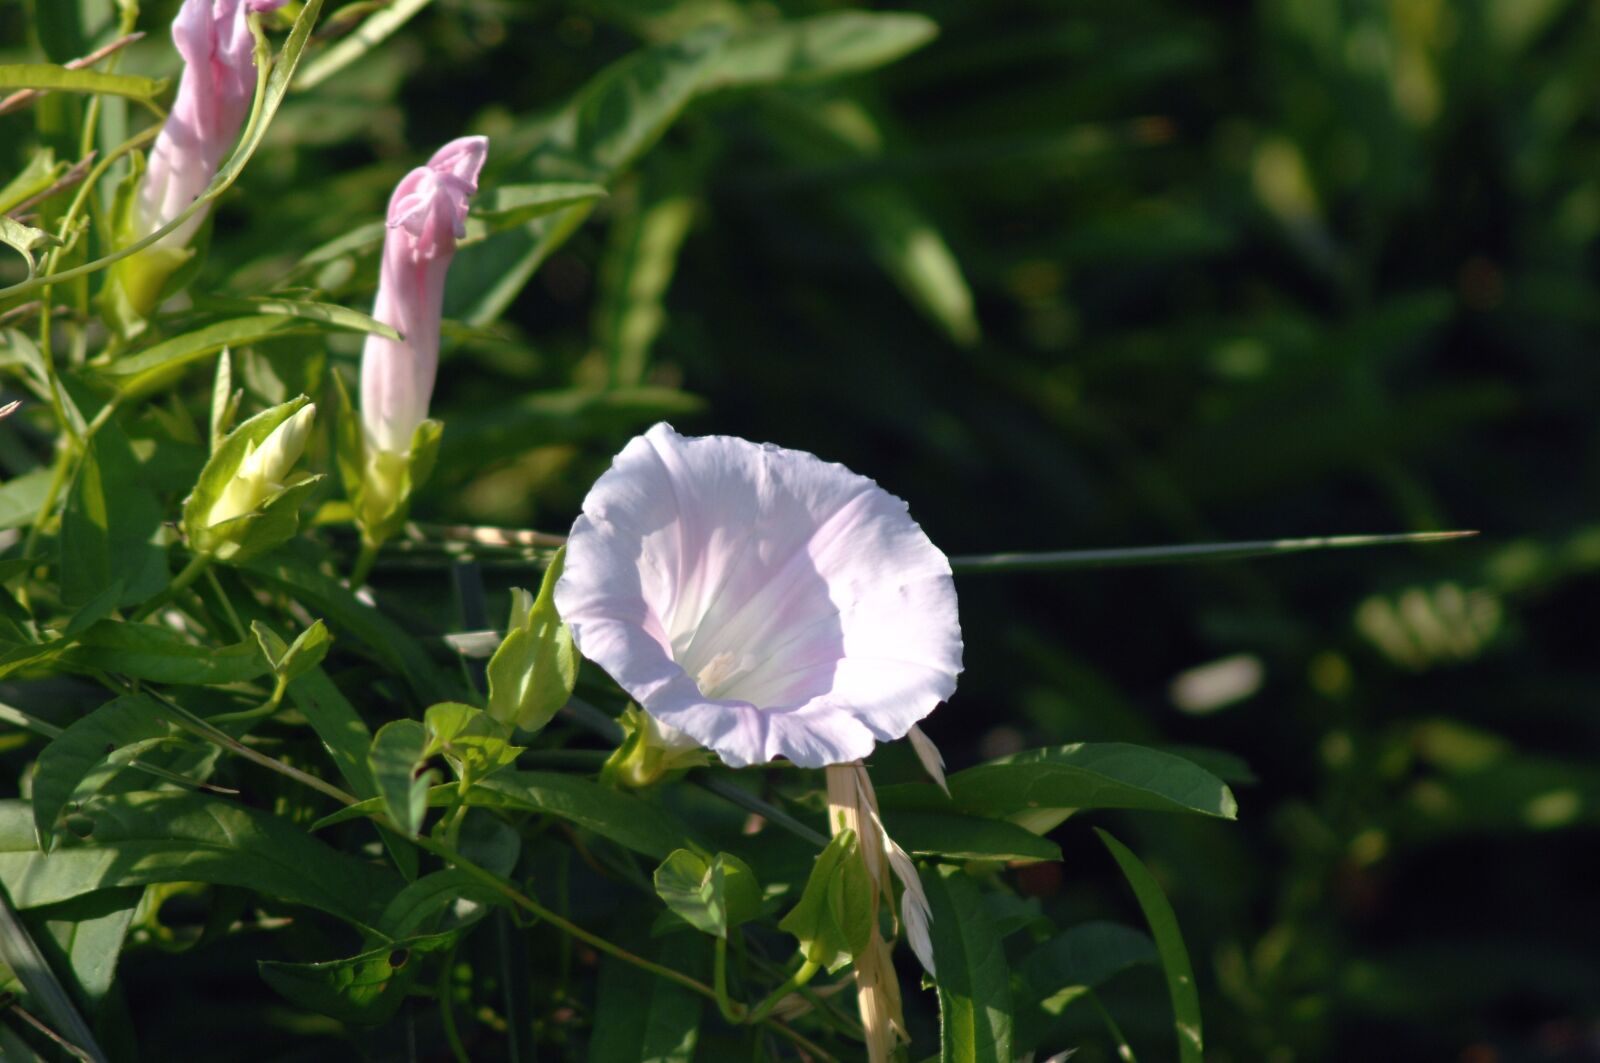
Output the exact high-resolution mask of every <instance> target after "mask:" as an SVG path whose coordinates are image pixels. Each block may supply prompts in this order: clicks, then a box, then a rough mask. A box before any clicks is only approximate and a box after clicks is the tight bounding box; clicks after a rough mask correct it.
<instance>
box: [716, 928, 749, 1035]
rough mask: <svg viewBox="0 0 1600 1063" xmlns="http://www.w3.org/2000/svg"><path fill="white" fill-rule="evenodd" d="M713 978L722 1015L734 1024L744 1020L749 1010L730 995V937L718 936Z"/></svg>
mask: <svg viewBox="0 0 1600 1063" xmlns="http://www.w3.org/2000/svg"><path fill="white" fill-rule="evenodd" d="M711 980H712V983H713V986H714V988H715V989H716V994H717V1010H718V1011H720V1012H722V1017H723V1018H724V1019H726V1020H727V1021H728V1022H729V1023H730V1024H731V1025H734V1026H737V1025H739V1024H740V1023H742V1022H744V1021H745V1017H746V1015H747V1014H748V1012H746V1011H745V1009H744V1006H743V1005H742V1004H736V1003H734V1001H732V1000H730V999H729V997H728V939H727V938H726V937H724V936H722V935H718V937H717V951H716V960H715V961H714V963H713V971H712V978H711Z"/></svg>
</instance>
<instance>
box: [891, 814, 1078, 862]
mask: <svg viewBox="0 0 1600 1063" xmlns="http://www.w3.org/2000/svg"><path fill="white" fill-rule="evenodd" d="M883 821H884V825H885V826H886V827H887V828H888V831H889V836H890V837H891V838H893V839H894V840H895V841H896V842H898V843H899V844H900V847H901V848H902V849H904V850H906V851H907V852H910V853H917V854H920V855H923V856H943V857H948V858H950V859H953V860H1006V861H1013V860H1015V861H1022V862H1027V863H1035V862H1038V861H1041V860H1060V859H1061V848H1060V846H1058V845H1056V843H1055V842H1052V841H1050V840H1049V839H1048V838H1041V837H1040V836H1039V835H1037V834H1035V833H1033V832H1032V831H1030V830H1025V829H1023V828H1022V827H1019V826H1017V825H1016V824H1014V823H1007V822H1005V821H1004V820H997V819H985V818H983V817H981V816H963V815H959V814H956V813H950V812H905V811H889V810H887V809H885V810H884V813H883Z"/></svg>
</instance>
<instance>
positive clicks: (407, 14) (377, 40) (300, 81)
mask: <svg viewBox="0 0 1600 1063" xmlns="http://www.w3.org/2000/svg"><path fill="white" fill-rule="evenodd" d="M429 2H430V0H394V2H393V3H391V4H388V5H387V6H385V7H383V8H381V9H379V10H378V11H376V12H374V13H373V15H372V16H371V17H370V18H368V19H366V20H365V21H364V22H362V23H361V25H359V26H357V27H356V28H355V29H354V30H352V31H351V32H349V33H347V34H346V35H344V36H343V37H341V38H339V40H338V41H336V42H335V43H334V44H333V45H331V46H330V47H328V48H327V49H325V50H324V51H323V52H322V54H320V55H318V56H317V57H316V58H315V59H313V60H312V61H311V62H309V63H307V64H306V68H305V70H303V71H301V73H300V76H299V77H298V78H296V79H295V82H294V87H295V90H296V91H298V92H303V91H305V90H306V89H309V88H312V87H314V86H316V85H318V84H320V83H322V82H323V81H326V80H327V79H328V78H330V77H332V76H333V75H334V74H336V73H338V72H339V71H340V70H343V69H344V68H345V67H347V66H349V65H350V64H351V63H354V62H355V61H356V60H358V59H360V58H361V57H362V56H364V55H366V54H367V53H368V52H370V51H371V50H372V49H373V48H375V47H377V46H378V45H379V44H381V43H383V41H385V40H386V39H388V37H389V36H390V34H392V33H394V32H395V31H396V30H398V29H399V28H400V27H401V26H404V25H405V24H406V23H407V22H408V21H410V19H411V17H412V16H413V15H415V14H416V13H417V12H418V11H421V10H422V9H423V8H424V7H427V6H428V3H429Z"/></svg>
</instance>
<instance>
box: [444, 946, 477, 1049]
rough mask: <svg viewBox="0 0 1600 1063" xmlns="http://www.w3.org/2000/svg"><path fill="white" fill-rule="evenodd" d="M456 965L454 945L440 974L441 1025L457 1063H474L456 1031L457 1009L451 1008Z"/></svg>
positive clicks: (458, 1032)
mask: <svg viewBox="0 0 1600 1063" xmlns="http://www.w3.org/2000/svg"><path fill="white" fill-rule="evenodd" d="M455 965H456V950H455V946H453V945H452V946H451V948H450V951H449V952H448V953H447V954H446V955H445V958H444V969H443V970H442V971H440V972H439V988H438V994H439V1024H440V1025H441V1026H443V1027H444V1039H445V1042H446V1043H447V1044H449V1045H450V1054H451V1055H452V1056H455V1058H456V1063H472V1057H471V1056H469V1055H467V1048H466V1046H465V1045H463V1044H462V1043H461V1031H460V1030H458V1029H456V1013H455V1009H454V1008H452V1007H451V1006H450V975H451V973H452V969H453V968H454V967H455Z"/></svg>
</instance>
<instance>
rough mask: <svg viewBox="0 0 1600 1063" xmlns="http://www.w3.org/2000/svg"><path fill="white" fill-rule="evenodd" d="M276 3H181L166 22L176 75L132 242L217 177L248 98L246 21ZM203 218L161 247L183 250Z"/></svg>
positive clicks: (251, 65) (251, 73) (251, 44)
mask: <svg viewBox="0 0 1600 1063" xmlns="http://www.w3.org/2000/svg"><path fill="white" fill-rule="evenodd" d="M284 2H285V0H184V4H183V7H181V8H179V10H178V15H177V17H176V18H174V19H173V20H172V42H173V44H175V45H177V48H178V54H179V55H181V56H183V62H184V67H183V77H182V79H181V80H180V81H179V82H178V97H177V99H176V100H174V101H173V104H172V112H171V113H170V114H168V115H167V121H166V124H165V125H163V126H162V127H161V133H160V135H159V136H158V137H156V142H155V146H154V147H153V148H151V149H150V162H149V165H148V167H147V168H146V170H145V175H144V181H143V182H142V183H141V184H140V186H139V194H138V198H137V199H136V200H135V203H134V216H133V219H132V220H133V232H132V233H131V236H132V237H133V238H134V239H141V238H143V237H145V236H148V235H150V234H151V233H153V232H155V231H156V230H157V229H159V228H161V226H163V225H165V224H167V223H168V222H170V221H171V220H172V219H173V218H176V217H177V216H178V215H179V214H180V213H182V211H183V210H184V208H186V207H188V205H189V204H190V203H193V202H194V201H195V199H196V198H198V197H199V195H200V194H201V193H202V192H204V191H205V190H206V186H207V185H209V184H210V183H211V179H212V178H213V177H215V176H216V175H217V168H218V167H219V166H221V165H222V160H223V157H224V156H226V155H227V153H228V151H229V149H231V148H232V147H233V143H234V141H235V140H237V139H238V138H239V128H240V126H242V125H243V124H244V120H245V117H246V116H247V115H248V114H249V113H250V102H251V100H252V99H253V98H254V96H255V89H256V68H255V61H254V51H255V40H254V38H253V37H252V36H251V34H250V26H249V23H248V21H247V18H248V16H249V14H250V13H251V12H252V11H271V10H272V9H273V8H276V7H281V6H282V5H283V3H284ZM204 220H205V212H204V211H200V212H198V213H196V214H195V215H194V217H192V218H190V219H189V220H188V221H186V222H184V224H183V225H181V226H179V227H178V228H177V229H175V230H174V231H173V232H172V233H171V234H170V235H169V236H168V237H167V238H166V239H165V240H163V241H162V242H161V243H162V245H165V246H169V247H183V246H184V245H186V244H188V242H189V241H190V239H191V238H192V237H193V236H194V234H195V230H197V229H199V228H200V225H201V223H202V222H203V221H204Z"/></svg>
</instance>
